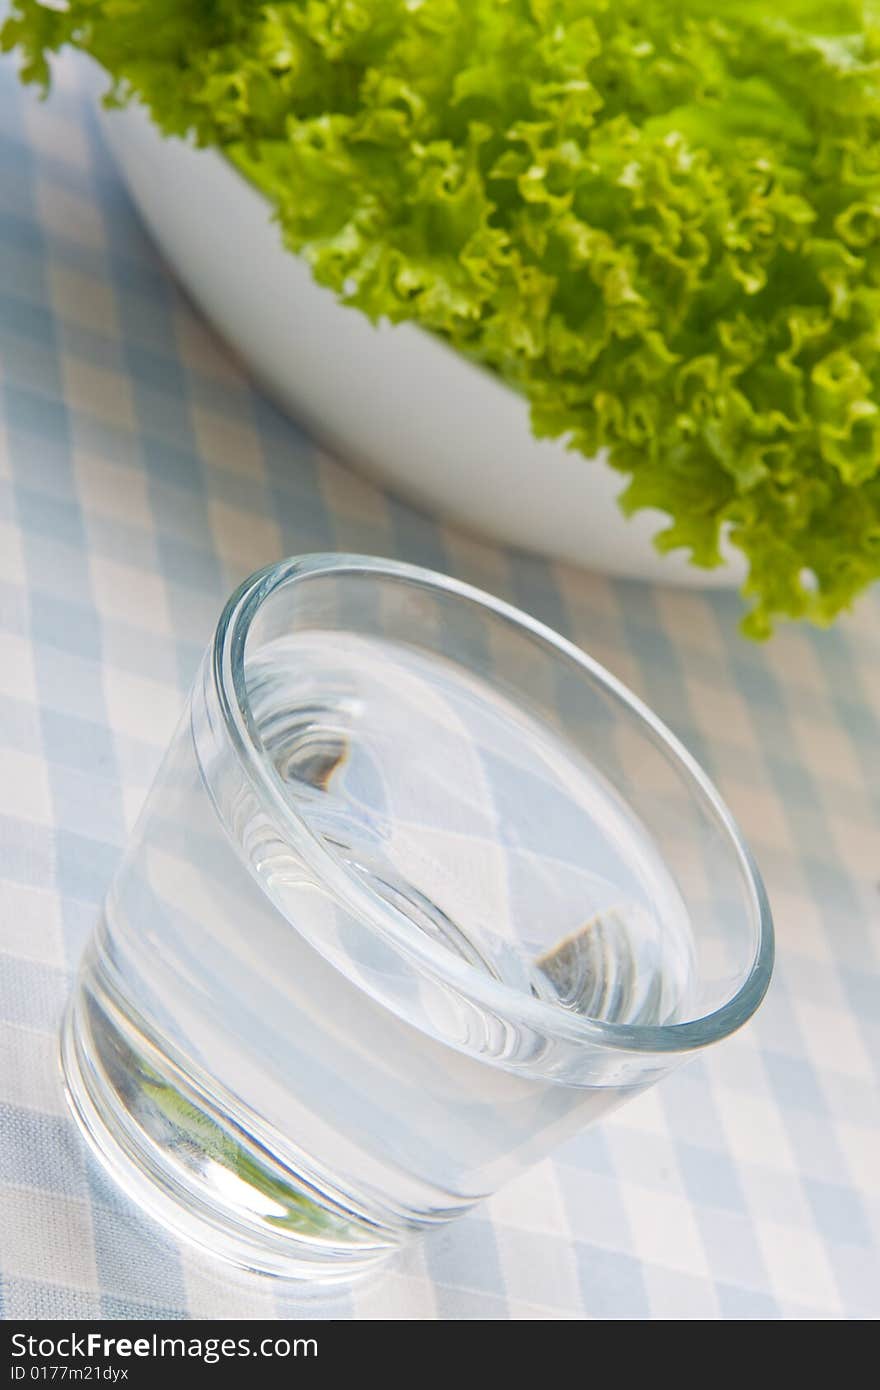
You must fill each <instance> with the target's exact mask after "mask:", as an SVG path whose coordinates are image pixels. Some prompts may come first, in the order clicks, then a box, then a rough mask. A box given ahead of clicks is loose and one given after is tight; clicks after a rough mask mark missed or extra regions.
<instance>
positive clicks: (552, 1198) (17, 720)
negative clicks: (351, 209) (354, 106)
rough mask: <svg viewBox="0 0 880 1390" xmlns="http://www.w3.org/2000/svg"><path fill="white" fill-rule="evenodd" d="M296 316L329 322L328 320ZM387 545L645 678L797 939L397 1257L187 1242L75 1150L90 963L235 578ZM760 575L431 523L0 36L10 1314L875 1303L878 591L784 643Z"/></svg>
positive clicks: (1, 817) (5, 1174) (0, 1159)
mask: <svg viewBox="0 0 880 1390" xmlns="http://www.w3.org/2000/svg"><path fill="white" fill-rule="evenodd" d="M303 331H307V329H306V328H304V330H303ZM325 549H344V550H351V551H363V552H372V553H379V554H386V555H395V556H398V557H400V558H404V559H409V560H414V561H417V562H419V563H421V564H426V565H428V566H430V567H432V568H435V569H440V570H445V571H448V572H451V573H453V574H455V575H458V576H460V577H461V578H464V579H467V580H469V581H471V582H472V583H476V584H478V585H480V586H481V587H483V588H486V589H489V590H492V591H493V592H495V593H497V594H500V595H502V596H503V597H505V598H508V599H511V600H512V601H513V602H515V603H517V604H518V605H520V606H521V607H523V608H525V609H527V610H528V611H529V612H531V613H534V614H536V615H537V616H538V617H539V618H541V619H543V620H544V621H546V622H548V623H550V624H551V625H552V626H553V627H555V628H558V629H559V630H561V631H562V632H565V633H567V634H568V635H569V636H570V637H572V638H573V639H574V640H575V641H576V642H578V643H579V644H580V645H581V646H583V647H584V648H586V650H588V651H589V652H591V653H592V654H593V655H594V656H596V657H597V658H598V659H599V660H600V661H602V662H603V663H604V664H605V665H606V666H608V667H609V668H610V669H611V670H612V671H614V672H615V673H616V674H617V675H618V676H620V677H621V678H622V679H623V680H624V681H625V682H627V684H629V685H630V686H631V687H633V688H634V689H635V690H636V691H638V692H639V694H641V695H642V696H643V697H644V698H645V699H646V700H647V701H648V702H649V704H650V705H652V706H653V707H654V708H655V709H656V710H657V711H658V712H659V714H660V715H661V716H662V718H663V719H665V720H666V721H667V722H668V723H669V724H670V725H671V726H672V727H673V729H675V731H676V732H677V733H678V734H679V735H680V736H681V737H682V738H683V739H684V740H685V742H686V743H687V744H688V745H689V746H690V748H691V749H692V750H693V752H694V753H695V754H696V755H697V756H698V757H699V758H700V759H701V761H702V762H703V764H704V765H705V766H706V768H707V769H708V771H709V773H710V774H711V776H712V777H713V778H714V779H715V781H716V782H717V784H718V785H719V787H720V788H721V790H722V792H723V794H724V796H725V797H726V798H727V800H728V802H729V804H730V805H731V807H732V809H733V811H734V813H735V814H736V816H737V817H738V819H739V821H740V824H741V825H742V827H743V829H744V831H745V833H746V835H747V837H748V839H749V840H750V842H751V844H752V846H753V848H754V850H755V852H756V854H757V857H758V860H759V862H760V864H761V866H762V869H763V871H764V874H765V877H766V881H767V885H768V889H769V892H770V897H771V901H772V904H773V907H774V911H775V918H776V926H777V934H778V967H777V972H776V977H775V980H774V984H773V986H772V988H771V992H770V995H769V996H768V999H767V1001H766V1003H765V1005H764V1007H763V1009H762V1010H761V1011H760V1013H759V1015H758V1016H757V1018H756V1019H755V1020H754V1021H753V1023H752V1024H751V1025H749V1026H748V1027H747V1028H746V1029H745V1030H744V1031H743V1032H742V1033H740V1034H738V1035H737V1036H736V1037H735V1038H733V1039H732V1040H730V1041H728V1042H727V1043H726V1044H724V1045H722V1046H720V1047H718V1048H716V1049H715V1051H713V1052H712V1053H711V1054H706V1055H704V1056H701V1057H700V1058H698V1059H697V1060H696V1061H694V1062H692V1063H690V1064H689V1065H688V1066H686V1067H685V1068H683V1069H682V1070H681V1071H680V1072H678V1073H677V1074H675V1075H674V1076H673V1077H671V1078H670V1079H669V1080H667V1081H666V1082H664V1083H663V1084H662V1085H660V1086H658V1087H657V1088H655V1089H654V1090H653V1091H651V1092H649V1093H648V1094H646V1095H645V1096H643V1097H642V1098H641V1099H639V1100H638V1101H635V1102H633V1103H631V1104H629V1105H628V1106H626V1107H624V1109H623V1110H621V1111H620V1112H619V1114H617V1115H615V1116H614V1117H613V1118H611V1119H610V1120H608V1121H606V1122H605V1123H603V1124H601V1125H600V1126H598V1127H597V1128H595V1129H593V1130H591V1131H588V1132H587V1133H585V1134H583V1135H582V1136H581V1137H579V1138H578V1139H577V1140H576V1141H574V1142H572V1143H569V1144H568V1145H567V1146H566V1147H565V1148H563V1149H562V1150H560V1151H559V1152H558V1153H557V1154H556V1155H555V1156H554V1157H553V1158H552V1159H549V1160H547V1161H546V1162H544V1163H542V1164H541V1165H540V1166H539V1167H538V1168H537V1169H535V1170H533V1171H532V1172H530V1173H529V1174H528V1175H527V1176H526V1177H524V1178H522V1179H521V1180H519V1181H518V1182H517V1183H516V1184H515V1185H513V1186H511V1187H509V1188H507V1189H506V1190H504V1191H503V1192H501V1193H500V1194H499V1195H498V1196H497V1197H495V1198H493V1200H492V1201H491V1202H490V1203H489V1204H488V1205H486V1206H485V1207H483V1208H482V1209H480V1210H478V1211H477V1212H476V1213H474V1214H473V1215H471V1216H469V1217H466V1218H465V1219H464V1220H462V1221H461V1222H459V1223H458V1224H457V1225H454V1226H451V1227H449V1228H448V1229H446V1230H444V1231H442V1232H439V1233H438V1234H436V1235H434V1236H432V1237H431V1238H430V1239H428V1240H427V1241H425V1242H424V1243H422V1244H420V1245H418V1246H416V1247H415V1248H413V1249H412V1250H411V1251H410V1252H409V1253H408V1254H407V1255H406V1256H405V1258H403V1259H401V1260H400V1262H399V1263H398V1264H397V1265H396V1266H394V1267H393V1268H392V1270H391V1271H390V1272H389V1273H388V1274H387V1275H385V1276H383V1277H382V1278H381V1279H380V1280H379V1281H377V1282H376V1283H374V1284H371V1285H366V1286H363V1287H361V1288H359V1289H357V1290H356V1291H355V1292H353V1293H350V1292H346V1293H341V1294H337V1295H334V1296H333V1297H332V1298H326V1299H325V1298H321V1299H318V1300H314V1299H310V1300H308V1301H307V1302H306V1301H304V1300H303V1299H302V1297H301V1296H298V1295H294V1294H292V1293H291V1292H290V1290H289V1289H288V1288H286V1287H285V1286H284V1285H282V1284H279V1283H273V1282H269V1281H264V1280H260V1279H258V1278H256V1277H252V1278H250V1277H247V1276H244V1275H241V1276H239V1275H236V1274H234V1273H230V1272H229V1271H228V1270H227V1269H226V1268H220V1267H217V1266H215V1265H213V1264H212V1263H211V1262H209V1261H207V1260H206V1259H204V1258H203V1257H201V1256H199V1255H196V1254H194V1253H192V1252H191V1251H190V1250H189V1249H186V1248H183V1247H179V1246H178V1245H177V1244H176V1243H174V1242H173V1241H172V1240H171V1239H169V1238H168V1237H167V1236H166V1235H165V1234H164V1233H163V1232H162V1231H160V1230H159V1229H158V1228H156V1227H155V1226H154V1225H153V1224H152V1223H151V1222H150V1221H149V1220H148V1219H146V1218H145V1217H143V1216H141V1215H140V1213H139V1212H138V1211H137V1210H136V1209H135V1208H134V1207H133V1206H132V1205H131V1204H130V1203H129V1202H128V1201H127V1200H126V1199H125V1198H124V1197H123V1196H122V1195H121V1194H120V1193H119V1192H118V1191H117V1190H115V1188H113V1187H112V1186H111V1185H110V1184H109V1183H108V1182H107V1181H106V1180H105V1179H104V1177H103V1176H102V1175H101V1173H99V1172H98V1170H97V1169H96V1167H95V1166H94V1164H93V1162H92V1161H91V1160H90V1159H89V1158H88V1157H87V1155H86V1153H85V1152H84V1149H83V1145H82V1143H81V1142H80V1140H79V1138H78V1135H77V1133H76V1132H75V1131H74V1128H73V1126H72V1123H71V1122H70V1120H69V1119H68V1117H67V1115H66V1113H65V1108H64V1104H63V1101H62V1095H61V1087H60V1082H59V1071H58V1064H57V1060H56V1029H57V1025H58V1019H59V1015H60V1011H61V1008H62V1004H63V1001H64V998H65V994H66V992H67V990H68V987H69V984H70V980H71V971H72V969H73V967H74V965H75V962H76V959H77V956H78V954H79V951H80V949H81V947H82V945H83V942H84V941H85V939H86V936H87V934H88V933H89V931H90V930H91V928H92V925H93V923H94V921H95V917H96V912H97V909H98V904H99V901H100V899H101V897H102V895H103V892H104V889H105V887H106V885H107V882H108V879H109V878H110V875H111V873H112V870H113V867H114V865H115V863H116V861H117V858H118V856H119V853H120V847H121V846H122V844H123V843H124V841H125V839H126V835H127V833H128V831H129V829H130V827H131V824H132V820H133V817H134V815H135V813H136V812H137V810H138V807H139V804H140V802H141V800H142V798H143V796H144V793H145V790H146V788H147V786H148V784H149V782H150V779H151V776H152V773H153V770H154V768H155V766H156V763H157V760H158V758H159V755H160V752H161V750H162V748H163V746H164V744H165V742H166V740H167V738H168V735H169V732H170V730H171V727H172V723H173V721H174V719H175V716H176V714H177V711H178V709H179V706H180V704H181V701H182V699H183V696H184V693H185V691H186V689H187V686H188V683H189V680H190V678H191V676H192V673H193V670H194V668H195V664H196V661H197V658H198V656H199V654H200V652H201V650H202V648H203V646H204V644H205V642H206V641H207V639H208V637H209V635H210V633H211V631H212V628H213V625H214V622H215V620H216V618H217V615H218V611H219V608H220V606H221V604H222V602H223V600H224V599H225V597H226V595H227V594H228V592H229V591H230V589H231V588H232V587H233V586H234V585H235V584H236V583H237V582H238V581H239V579H241V578H242V576H244V575H245V574H246V573H248V572H249V571H250V570H252V569H254V568H256V567H257V566H259V565H263V564H265V563H267V562H268V561H270V560H273V559H275V558H278V557H280V556H283V555H286V554H294V553H297V552H302V551H313V550H325ZM739 611H740V609H739V601H738V600H737V599H736V598H735V597H734V596H733V595H726V594H722V595H711V596H710V595H707V594H701V593H692V592H685V591H680V590H679V591H676V590H673V589H662V588H651V587H647V586H644V585H641V584H635V583H623V582H612V581H609V580H607V579H604V578H601V577H596V576H591V575H587V574H584V573H579V572H577V571H575V570H573V569H567V568H563V567H555V566H551V565H549V564H547V563H545V562H542V561H540V560H537V559H534V558H528V557H523V556H514V555H511V554H508V553H505V552H504V551H502V550H500V549H498V548H493V547H490V546H487V545H485V544H482V543H480V542H478V541H475V540H473V539H470V538H467V537H465V536H463V535H459V534H455V533H453V532H452V531H449V530H445V529H441V528H440V527H439V526H437V525H435V524H434V523H432V522H431V521H430V520H428V519H426V518H425V517H423V516H420V515H418V514H417V513H415V512H414V511H411V510H409V509H408V508H407V507H405V506H403V505H402V504H400V503H398V502H397V501H395V500H393V499H392V498H389V497H386V496H384V495H383V494H382V493H381V492H380V491H378V490H376V489H375V488H374V487H372V486H371V485H369V484H367V483H366V482H364V481H362V480H361V479H360V478H359V477H357V476H355V475H354V474H352V473H350V472H348V471H347V470H346V469H345V468H344V467H343V466H342V465H341V464H340V463H338V462H337V461H335V460H334V459H332V458H328V457H327V455H326V454H324V453H322V451H321V450H320V449H319V448H318V447H317V446H316V445H315V444H314V443H312V442H311V441H310V440H309V439H308V438H307V437H305V435H304V434H303V433H302V432H301V431H300V430H299V429H298V428H297V426H296V424H295V423H294V422H291V421H290V420H288V419H286V418H284V417H283V416H282V415H281V414H279V412H278V411H277V410H276V409H275V408H273V406H272V405H271V404H269V402H268V401H267V400H266V399H265V398H264V397H263V396H262V395H261V394H260V393H259V391H258V390H256V389H255V388H254V386H253V385H252V384H251V382H250V381H249V380H248V377H247V375H246V374H245V373H244V371H243V370H242V368H241V367H240V366H239V365H238V364H237V363H236V362H235V360H234V359H233V357H232V356H231V355H230V353H229V352H228V351H227V350H226V349H225V348H224V347H222V346H221V345H220V344H219V343H218V342H217V340H216V338H215V337H214V336H213V335H212V334H211V332H210V331H209V330H208V329H207V328H206V326H205V324H204V323H203V321H202V320H201V318H200V317H199V315H198V314H197V313H196V312H195V311H194V309H193V308H192V306H191V304H190V303H188V301H187V300H186V298H185V297H184V296H183V294H182V293H181V292H180V290H179V289H178V288H177V286H176V285H175V283H174V281H173V280H172V278H171V276H170V275H169V272H168V270H167V269H166V268H165V267H164V266H163V264H162V262H161V260H160V259H159V257H158V255H157V253H156V251H155V249H154V247H153V246H152V245H151V244H150V242H149V240H148V239H147V237H146V235H145V233H144V231H143V228H142V227H141V225H140V224H139V222H138V219H137V217H136V215H135V213H134V211H133V209H132V207H131V205H130V203H129V201H128V199H127V197H126V194H125V192H124V191H123V188H122V185H121V183H120V181H119V178H118V176H117V174H116V173H115V172H114V169H113V167H112V165H111V163H110V161H109V158H108V156H107V154H106V153H105V151H104V150H103V148H102V146H101V142H100V138H99V136H98V134H97V132H96V130H95V127H94V124H93V120H92V116H91V111H90V107H89V102H88V99H87V98H86V96H85V95H84V92H83V90H82V88H81V86H80V83H79V79H78V76H77V69H76V68H75V67H72V66H70V65H69V64H64V65H63V66H62V68H61V69H60V72H59V80H58V85H57V87H56V89H55V91H54V94H53V96H52V99H51V100H50V102H48V103H47V104H41V103H40V102H39V101H38V100H37V99H36V98H35V96H34V95H33V94H32V93H30V92H24V91H22V90H20V89H19V86H18V84H17V80H16V76H15V72H14V66H13V63H12V61H11V60H9V59H7V60H5V61H4V62H2V64H0V1305H2V1311H3V1315H4V1316H5V1317H7V1318H27V1317H37V1318H49V1317H60V1318H80V1317H83V1318H85V1317H96V1316H102V1315H103V1316H110V1317H117V1318H134V1317H169V1318H187V1317H212V1318H221V1317H224V1316H239V1317H277V1318H283V1317H286V1316H290V1315H291V1314H293V1313H295V1312H297V1311H301V1310H307V1311H308V1312H309V1313H310V1314H312V1315H321V1314H325V1315H326V1316H330V1317H340V1316H341V1317H349V1316H353V1317H358V1318H388V1317H399V1318H433V1317H440V1318H508V1317H514V1318H555V1317H564V1318H604V1317H611V1318H644V1317H677V1318H678V1317H683V1318H718V1317H722V1318H763V1317H771V1318H772V1317H790V1318H826V1317H828V1318H840V1317H871V1316H876V1315H877V1314H878V1313H880V1263H878V1248H880V1106H878V1084H877V1083H878V1076H877V1071H878V1061H880V593H876V592H875V593H874V594H873V595H871V596H869V597H868V598H867V599H865V600H864V601H863V602H862V604H861V606H860V608H859V609H858V611H857V612H856V614H855V615H854V616H853V617H851V618H847V619H846V620H844V621H843V622H841V623H839V624H838V625H837V626H836V627H835V628H834V629H833V630H832V631H830V632H826V633H818V632H814V631H811V630H808V629H806V628H800V627H798V628H789V629H786V630H784V631H782V632H780V633H779V635H778V636H777V638H776V639H775V640H774V641H773V642H772V643H771V644H769V645H767V646H763V647H757V646H754V645H748V644H746V643H745V642H744V641H743V640H742V639H741V638H740V637H739V636H738V635H737V631H736V623H737V618H738V616H739Z"/></svg>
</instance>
